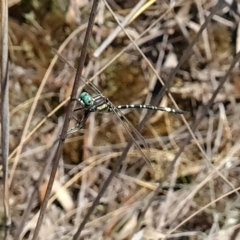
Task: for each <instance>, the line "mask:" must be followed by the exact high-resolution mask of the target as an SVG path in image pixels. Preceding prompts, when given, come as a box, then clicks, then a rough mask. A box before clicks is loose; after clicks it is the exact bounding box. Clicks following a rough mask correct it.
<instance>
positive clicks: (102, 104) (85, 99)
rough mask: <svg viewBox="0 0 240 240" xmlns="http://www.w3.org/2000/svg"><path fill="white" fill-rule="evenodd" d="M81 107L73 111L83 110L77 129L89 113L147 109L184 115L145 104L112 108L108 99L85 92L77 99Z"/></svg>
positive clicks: (176, 110)
mask: <svg viewBox="0 0 240 240" xmlns="http://www.w3.org/2000/svg"><path fill="white" fill-rule="evenodd" d="M77 100H78V102H79V103H80V104H81V105H82V107H80V108H77V109H75V110H74V111H79V110H82V109H84V114H83V118H82V120H81V121H80V122H79V123H78V128H82V127H83V126H84V124H85V122H86V120H87V118H88V117H89V115H90V113H91V112H97V113H103V112H114V111H115V109H147V110H154V111H164V112H168V113H174V114H184V113H185V111H183V110H181V109H173V108H169V107H156V106H153V105H145V104H130V105H118V106H113V105H112V104H111V103H110V101H109V100H108V98H106V97H105V96H103V95H102V94H98V95H96V96H91V95H90V94H89V93H87V92H82V93H81V94H80V95H79V98H78V99H77Z"/></svg>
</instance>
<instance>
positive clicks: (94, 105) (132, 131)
mask: <svg viewBox="0 0 240 240" xmlns="http://www.w3.org/2000/svg"><path fill="white" fill-rule="evenodd" d="M57 54H58V53H57ZM58 55H59V57H60V58H61V59H62V60H63V61H64V62H65V63H66V64H67V65H68V66H69V67H70V68H71V69H72V70H73V71H74V72H76V69H75V68H74V67H73V66H72V65H71V64H70V63H69V62H68V61H66V60H65V59H64V58H63V57H62V56H61V55H60V54H58ZM81 81H82V82H83V83H84V84H85V85H87V86H89V87H90V88H91V89H92V90H93V91H94V92H95V93H96V94H97V95H96V96H92V95H90V94H89V93H87V92H82V93H81V94H80V95H79V97H78V98H77V99H76V100H77V101H78V102H79V103H80V104H81V105H82V106H81V107H80V108H76V109H75V110H74V112H76V111H79V110H83V111H84V113H83V117H82V119H81V120H80V121H79V120H78V119H76V118H75V117H74V119H75V120H76V121H77V125H76V126H75V127H74V128H73V129H71V130H69V131H68V135H69V134H72V133H75V132H78V131H79V130H80V129H82V128H83V127H84V125H85V123H86V121H87V119H88V117H89V115H90V114H91V113H92V112H95V113H104V112H113V113H114V114H115V115H116V116H117V118H118V119H119V120H120V122H121V123H122V125H123V127H124V128H125V130H126V131H127V132H128V134H129V135H130V137H131V138H132V140H133V142H134V144H135V146H136V147H137V148H138V150H139V152H140V154H141V155H142V157H143V158H144V160H145V161H146V163H147V164H148V165H149V166H150V167H151V168H152V169H153V166H152V164H151V160H150V159H149V158H148V157H147V156H146V154H145V153H144V152H143V151H142V148H141V147H140V145H139V144H138V143H137V141H136V138H137V139H138V140H140V142H141V143H142V144H143V147H144V148H146V149H147V148H148V146H147V144H146V141H145V139H144V137H143V136H142V135H141V134H140V133H139V132H138V130H137V129H136V128H135V127H134V126H133V125H132V124H131V123H130V122H129V121H128V119H127V118H126V117H125V116H124V114H123V113H122V112H121V111H120V109H148V110H154V111H165V112H168V113H174V114H184V113H185V111H183V110H180V109H179V110H177V109H172V108H168V107H157V106H152V105H141V104H130V105H118V106H115V105H114V104H113V103H112V102H111V101H110V100H109V99H108V98H107V97H105V96H104V95H103V94H102V93H101V91H100V90H99V89H98V88H97V87H96V86H95V85H94V84H93V83H92V82H89V81H88V80H87V79H85V78H84V77H83V76H81ZM122 119H123V120H122ZM153 170H154V169H153Z"/></svg>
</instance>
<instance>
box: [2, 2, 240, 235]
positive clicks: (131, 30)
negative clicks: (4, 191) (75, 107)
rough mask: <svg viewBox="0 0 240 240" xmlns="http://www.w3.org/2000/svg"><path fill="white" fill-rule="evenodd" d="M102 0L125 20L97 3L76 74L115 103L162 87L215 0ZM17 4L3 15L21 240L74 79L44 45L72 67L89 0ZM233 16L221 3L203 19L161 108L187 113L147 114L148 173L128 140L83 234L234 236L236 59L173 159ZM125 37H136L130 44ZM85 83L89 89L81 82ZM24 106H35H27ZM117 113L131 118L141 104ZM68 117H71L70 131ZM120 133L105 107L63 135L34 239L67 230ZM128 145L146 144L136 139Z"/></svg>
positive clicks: (30, 225) (219, 72)
mask: <svg viewBox="0 0 240 240" xmlns="http://www.w3.org/2000/svg"><path fill="white" fill-rule="evenodd" d="M109 2H110V3H111V7H112V9H113V11H114V13H115V16H116V17H117V18H118V19H119V20H120V21H121V22H122V23H124V22H126V24H124V31H121V27H119V25H118V24H117V23H116V21H115V19H114V17H113V16H112V15H111V13H110V11H109V9H108V8H107V7H106V5H105V4H104V2H103V1H101V3H100V6H99V12H98V15H97V17H96V24H95V26H94V30H93V36H92V39H91V41H90V47H89V50H88V57H87V60H86V64H85V73H84V74H85V75H84V77H85V78H87V79H89V80H91V81H92V82H94V84H95V85H97V86H98V88H99V89H100V91H101V92H102V93H103V94H104V95H105V96H107V97H108V98H109V99H110V100H111V101H112V102H113V103H114V104H127V103H143V102H146V103H149V102H150V101H151V98H152V93H153V96H154V94H155V91H156V89H157V91H159V92H160V90H161V87H160V88H159V85H158V82H159V79H161V80H162V81H163V82H164V83H168V80H169V76H170V75H171V73H172V72H173V71H174V69H175V68H176V66H177V64H178V62H179V61H180V59H181V57H182V56H183V54H184V52H185V50H186V49H187V47H188V45H189V43H191V42H192V41H193V39H194V38H195V37H196V36H197V32H198V31H199V29H200V28H201V26H202V25H203V23H204V21H205V19H206V17H207V16H208V15H209V12H211V10H212V8H213V6H214V5H215V2H214V1H213V0H212V1H193V0H187V1H177V2H176V3H174V5H171V4H169V3H168V2H167V1H165V2H164V3H163V2H162V1H159V2H156V1H140V3H139V4H141V3H142V5H141V6H140V7H138V8H137V7H135V5H136V4H133V5H132V4H131V3H132V2H133V1H124V2H125V3H124V6H123V5H121V1H109ZM136 2H138V1H136ZM160 2H161V3H160ZM146 4H149V6H146ZM235 5H236V6H235ZM16 9H17V10H18V12H19V11H22V12H24V11H25V13H27V10H26V9H25V8H23V7H22V8H20V6H19V5H15V6H14V7H13V8H11V9H10V16H15V17H11V18H10V24H9V25H10V29H9V35H10V42H11V44H10V57H11V64H10V71H9V74H10V93H9V94H10V109H11V112H10V114H11V115H10V117H11V119H10V121H11V122H10V153H11V155H10V158H9V168H10V177H11V179H12V180H11V189H10V205H11V215H12V220H13V223H14V224H13V225H14V227H13V229H12V233H11V234H12V235H14V231H16V229H17V227H18V226H19V225H20V223H21V221H22V219H23V218H22V215H23V212H24V211H25V210H26V208H27V204H28V203H29V202H32V204H33V207H32V208H31V209H30V213H29V214H28V216H27V219H26V222H25V226H24V229H23V231H22V233H21V234H20V235H19V236H20V237H18V238H19V239H31V237H32V234H33V231H34V228H35V224H36V219H37V216H38V211H39V208H40V205H41V201H42V198H43V196H44V194H45V189H46V184H47V180H48V177H49V172H50V169H48V170H46V172H47V173H46V174H45V175H44V176H43V177H44V179H45V180H44V182H43V183H42V184H41V185H40V186H39V188H38V187H36V183H37V181H38V180H39V178H40V176H41V175H42V170H43V169H44V167H45V166H46V165H50V164H51V159H52V157H51V156H52V152H53V151H54V149H55V140H56V139H58V136H59V127H61V124H62V119H63V117H64V113H65V106H66V102H67V101H68V98H69V95H70V93H71V89H72V84H73V79H74V72H73V71H72V70H71V69H70V68H69V67H68V65H67V64H65V63H64V62H63V61H61V60H58V61H56V60H57V57H56V56H55V58H54V59H53V57H54V56H53V54H54V53H53V51H52V48H56V49H60V51H61V54H62V56H63V57H64V58H65V59H67V61H68V62H69V63H70V64H72V65H75V63H76V59H77V58H78V56H79V51H80V50H81V43H82V41H83V36H84V31H85V29H86V24H85V23H86V21H87V19H88V14H89V12H90V5H89V3H88V1H72V4H71V5H69V6H68V7H66V8H65V10H62V11H61V12H60V13H61V14H59V12H58V13H55V12H54V11H53V12H49V11H46V10H45V9H44V8H42V10H41V11H39V10H32V13H35V16H34V17H33V16H32V15H30V14H28V15H27V16H28V20H29V21H28V22H26V23H24V20H23V19H22V18H21V16H17V15H16ZM78 9H80V11H79V10H78ZM28 13H29V12H28ZM54 14H56V15H54ZM129 16H134V17H129ZM239 17H240V15H239V10H238V8H237V3H236V2H235V3H233V5H232V6H231V8H230V7H229V6H225V7H224V8H220V9H219V10H218V11H217V14H216V15H214V17H213V19H212V20H211V21H210V22H209V23H208V25H207V28H206V29H205V30H204V31H203V33H202V34H201V35H200V37H199V38H198V39H197V42H196V44H195V45H194V46H193V47H192V48H191V49H192V53H191V56H190V57H189V58H188V59H187V60H186V61H185V62H184V64H183V65H182V66H181V68H180V70H178V72H177V74H176V76H175V77H174V81H173V83H172V84H171V86H170V87H169V92H168V94H165V97H164V98H163V100H162V104H161V106H169V107H173V108H176V107H178V108H180V109H183V110H186V111H188V113H187V114H185V116H184V118H181V117H180V116H179V115H170V114H166V113H161V112H158V113H153V115H152V116H151V118H150V119H149V121H148V122H147V123H146V124H145V128H144V130H143V131H142V136H143V138H144V141H145V142H146V143H147V144H148V146H149V149H143V152H144V154H146V155H147V156H148V158H149V159H150V160H151V162H152V166H153V168H154V171H153V170H152V169H151V168H150V167H149V166H148V165H147V164H146V162H145V160H144V158H143V156H142V155H141V154H140V153H139V150H138V149H137V148H136V147H134V148H132V150H131V151H130V152H129V154H128V155H127V158H126V160H125V161H124V162H123V164H122V166H121V169H120V171H119V173H118V174H117V176H116V177H115V178H114V179H113V180H112V182H111V183H110V186H109V187H108V188H107V190H106V192H105V194H104V196H103V197H102V199H101V201H100V203H99V205H98V206H97V207H96V209H95V211H94V214H92V215H91V217H90V219H89V221H88V223H87V224H86V226H85V228H84V230H83V231H82V239H116V240H120V239H146V240H147V239H178V240H183V239H184V240H185V239H189V240H195V239H208V240H214V239H223V240H225V239H226V240H227V239H229V240H230V239H238V238H239V236H238V229H239V217H240V214H239V193H238V190H239V187H240V182H239V181H238V180H239V172H238V171H239V169H238V167H239V162H238V161H239V149H240V146H239V140H240V139H239V133H240V125H239V117H240V116H239V111H238V109H240V107H239V104H238V101H239V98H240V84H239V82H240V78H239V69H238V68H237V66H236V67H235V68H234V69H233V70H232V71H231V75H230V77H229V78H228V80H227V81H226V82H225V84H224V85H223V87H222V88H221V90H220V92H219V93H218V94H217V96H216V98H215V100H214V104H213V105H212V106H211V107H210V109H209V110H208V112H207V113H206V114H205V117H204V118H203V120H202V121H201V122H200V124H199V125H198V128H197V130H196V131H194V133H193V134H194V136H195V139H193V138H192V140H191V141H190V142H189V143H188V144H187V145H186V146H185V148H184V151H183V153H182V154H181V156H180V158H179V159H178V160H177V162H175V161H173V160H174V157H175V155H176V153H177V152H178V151H179V148H180V147H182V145H183V143H184V141H185V139H186V138H187V136H188V134H189V125H190V126H192V125H193V124H194V123H195V122H196V121H197V116H198V115H199V114H201V113H202V109H203V106H204V105H206V104H208V102H209V100H210V99H211V97H212V95H213V93H214V92H215V90H216V89H217V87H218V85H219V83H220V80H221V79H222V78H223V77H224V76H225V74H226V72H227V71H228V69H229V67H230V65H231V64H232V62H233V60H234V57H235V55H236V53H237V52H238V51H239V35H238V34H239V31H238V28H239V26H238V22H239ZM126 19H129V20H128V21H125V20H126ZM30 20H31V21H30ZM118 28H120V32H119V33H118V34H117V35H116V36H115V37H113V40H112V41H109V42H107V43H106V46H105V47H103V48H104V51H103V52H102V53H101V51H99V48H100V47H102V45H103V42H104V40H105V39H107V38H108V37H109V36H112V34H113V33H114V31H119V30H117V29H118ZM131 39H137V40H136V41H135V43H132V40H131ZM97 55H99V57H97V58H96V57H94V56H97ZM143 55H144V56H143ZM52 59H53V60H52ZM156 74H158V75H156ZM156 85H157V86H158V88H157V87H155V86H156ZM83 86H84V84H83ZM85 90H87V91H89V92H91V93H94V91H93V90H92V89H90V88H89V87H88V86H86V87H85ZM153 90H154V91H153ZM172 100H174V102H173V101H172ZM176 103H177V105H176ZM32 104H35V106H36V107H35V110H34V111H32V112H30V109H31V108H32ZM60 104H61V105H60ZM123 113H124V114H125V116H126V117H127V118H128V119H129V121H130V122H131V123H132V125H133V126H137V124H138V122H139V119H141V118H142V117H143V114H144V111H143V113H141V112H139V111H138V112H136V111H131V112H130V111H126V112H125V111H123ZM81 114H82V112H81V111H80V112H79V113H76V117H78V118H80V117H81ZM26 123H28V124H29V125H28V126H27V127H26ZM75 124H76V122H75V121H74V120H72V121H71V122H70V128H72V127H74V125H75ZM187 124H188V125H187ZM23 128H25V131H23ZM56 129H57V130H56ZM129 140H130V136H129V134H128V133H127V131H126V130H125V128H124V126H123V125H122V124H120V121H119V119H118V118H117V117H116V116H115V115H114V114H111V113H106V114H91V116H90V117H89V119H88V122H87V124H86V126H85V129H84V130H81V131H80V132H78V133H76V134H73V135H71V136H69V138H68V139H67V140H66V143H65V147H64V151H63V154H62V159H61V164H60V166H59V169H58V173H57V176H56V180H55V183H54V187H53V196H52V198H51V200H50V204H49V207H48V210H47V213H46V214H45V218H44V221H43V225H42V227H41V231H40V236H39V239H49V240H50V239H71V238H72V236H73V235H74V233H75V232H76V230H77V228H78V226H79V224H80V222H81V220H82V219H83V217H84V216H85V215H86V212H87V210H88V209H89V207H90V206H91V204H92V202H93V200H94V199H95V198H96V196H97V194H98V192H99V189H100V187H101V186H102V184H103V183H104V181H105V180H106V178H107V177H108V175H109V174H110V171H111V169H113V167H114V164H115V162H116V160H117V158H118V157H119V156H120V155H121V153H122V151H123V149H124V147H125V146H126V143H127V142H128V141H129ZM137 143H138V144H139V145H140V146H141V147H143V146H144V145H145V143H144V142H143V140H141V137H139V138H138V139H137ZM169 170H171V171H169ZM166 173H167V174H166ZM166 175H167V176H166ZM159 183H161V184H162V185H161V188H160V190H159ZM34 189H35V191H36V190H37V191H36V192H35V193H37V194H35V195H34V194H33V190H34ZM156 191H157V194H156ZM154 193H155V197H154V198H152V197H153V195H154ZM37 195H39V196H37ZM148 205H149V207H148V209H147V211H146V213H145V214H144V215H143V214H142V213H143V210H145V209H146V206H148ZM1 211H2V209H1Z"/></svg>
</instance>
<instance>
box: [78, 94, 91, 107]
mask: <svg viewBox="0 0 240 240" xmlns="http://www.w3.org/2000/svg"><path fill="white" fill-rule="evenodd" d="M79 98H80V102H81V103H82V104H83V105H85V106H92V105H93V98H92V97H91V96H90V95H89V94H88V93H86V92H82V93H81V94H80V97H79Z"/></svg>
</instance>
